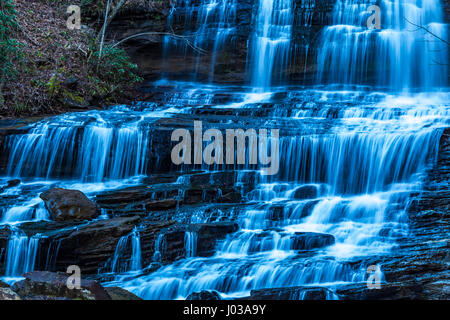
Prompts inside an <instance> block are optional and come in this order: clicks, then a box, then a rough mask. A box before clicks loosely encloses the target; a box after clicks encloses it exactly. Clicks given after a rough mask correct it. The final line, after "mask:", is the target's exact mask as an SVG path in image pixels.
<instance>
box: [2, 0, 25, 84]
mask: <svg viewBox="0 0 450 320" xmlns="http://www.w3.org/2000/svg"><path fill="white" fill-rule="evenodd" d="M18 29H19V25H18V24H17V20H16V11H15V9H14V3H13V1H12V0H2V1H1V2H0V76H1V80H2V81H4V80H5V79H8V78H11V77H13V76H14V75H15V74H16V72H15V67H14V63H15V62H16V61H17V60H18V59H19V58H20V57H21V51H20V47H21V44H20V42H18V41H17V40H15V39H14V38H13V37H14V34H15V33H16V32H17V30H18Z"/></svg>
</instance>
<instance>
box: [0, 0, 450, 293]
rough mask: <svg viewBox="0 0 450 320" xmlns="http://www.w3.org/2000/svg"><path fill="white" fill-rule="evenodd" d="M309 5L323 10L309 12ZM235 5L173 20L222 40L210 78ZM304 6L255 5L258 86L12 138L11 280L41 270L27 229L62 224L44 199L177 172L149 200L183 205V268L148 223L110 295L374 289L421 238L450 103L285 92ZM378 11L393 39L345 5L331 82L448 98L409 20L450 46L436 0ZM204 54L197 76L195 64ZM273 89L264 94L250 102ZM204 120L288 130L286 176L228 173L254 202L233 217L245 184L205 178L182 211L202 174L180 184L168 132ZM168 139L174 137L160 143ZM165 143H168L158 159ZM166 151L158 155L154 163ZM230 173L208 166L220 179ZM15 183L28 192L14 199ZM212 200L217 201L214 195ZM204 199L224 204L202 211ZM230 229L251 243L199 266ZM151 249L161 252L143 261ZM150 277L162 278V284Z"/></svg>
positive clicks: (328, 40) (124, 247) (235, 239)
mask: <svg viewBox="0 0 450 320" xmlns="http://www.w3.org/2000/svg"><path fill="white" fill-rule="evenodd" d="M301 3H302V6H304V7H308V8H313V7H314V5H313V3H311V1H302V2H301ZM236 5H237V1H226V0H223V1H220V0H217V1H212V0H205V1H195V2H190V1H178V2H177V5H176V9H175V11H176V12H178V13H176V12H175V11H174V12H173V14H172V16H171V19H176V18H177V17H179V16H181V14H184V18H185V22H186V25H187V27H186V30H190V31H189V32H191V35H193V38H194V39H195V41H194V43H195V45H197V46H200V45H203V44H205V43H206V42H211V43H213V46H210V47H211V48H212V51H213V56H214V58H213V61H212V63H211V75H212V76H211V78H212V77H213V74H214V59H215V55H216V54H217V53H218V52H219V51H220V48H221V47H223V46H225V44H226V43H227V42H228V40H230V38H231V37H233V36H234V27H233V23H234V20H235V19H236V12H235V10H236V7H235V6H236ZM294 7H295V6H294V3H293V1H292V0H291V1H288V0H258V1H255V2H254V4H253V14H254V16H253V21H254V24H253V26H252V28H253V30H252V32H251V36H250V37H249V48H248V52H247V57H248V65H249V71H250V72H249V78H251V83H252V86H251V87H250V88H244V89H242V88H237V87H227V86H213V85H210V84H209V85H199V84H197V83H194V84H192V83H181V82H170V81H161V82H157V83H156V84H155V89H154V90H155V91H156V93H157V95H159V96H162V98H161V101H159V102H158V103H155V104H144V105H137V106H116V107H112V108H110V109H108V110H104V111H88V112H82V113H70V114H65V115H61V116H57V117H54V118H51V119H44V120H42V121H40V122H38V123H35V124H32V125H30V126H29V127H27V128H25V129H24V130H23V131H21V132H19V133H17V134H13V135H10V136H8V137H7V139H6V143H5V144H4V146H3V149H2V152H4V154H5V155H7V167H6V170H5V172H4V176H2V177H1V178H0V201H1V204H2V207H1V209H0V214H1V217H0V219H1V220H0V226H4V225H6V226H7V227H8V228H9V227H14V228H16V227H17V229H14V232H12V233H11V235H10V237H9V239H8V244H7V248H6V271H5V275H6V276H8V277H17V276H20V275H21V274H23V273H24V272H27V271H30V270H33V269H34V267H35V262H36V255H37V253H38V251H39V250H38V245H39V236H32V237H28V236H26V235H25V234H24V233H23V232H21V231H20V224H21V223H23V222H28V223H30V222H31V223H38V222H39V223H45V221H46V220H50V219H51V218H50V215H49V214H48V212H47V210H46V209H45V207H44V205H43V202H42V200H40V198H38V197H37V194H40V193H42V192H43V191H45V190H47V189H49V188H52V187H64V188H68V189H78V190H81V191H83V192H85V193H86V194H87V195H88V196H89V197H91V198H94V196H96V195H97V194H99V193H102V192H108V191H111V190H117V189H126V188H130V187H143V189H147V188H146V187H147V186H148V185H147V184H148V182H149V181H152V180H153V179H154V178H155V177H154V176H151V177H150V175H152V174H154V173H161V172H164V173H167V174H168V175H170V174H174V176H175V178H174V179H173V183H172V182H170V183H167V184H163V186H161V185H158V186H156V189H158V188H163V189H162V190H159V189H158V191H154V192H153V193H152V194H151V195H150V194H146V195H148V199H146V200H148V201H149V203H148V204H149V205H153V201H157V200H159V199H157V198H158V197H159V196H160V195H161V194H167V193H170V192H171V191H173V192H172V193H170V194H171V197H172V199H171V200H176V208H175V209H174V210H173V211H174V212H175V213H174V216H171V218H173V219H175V220H177V221H178V222H179V223H181V222H182V223H183V224H185V225H184V227H185V228H183V229H181V230H182V231H181V236H180V235H179V234H178V238H177V241H178V242H179V243H181V246H182V248H181V249H180V250H179V251H180V252H183V253H184V257H185V258H181V259H177V261H175V262H173V263H169V264H165V263H166V262H167V260H168V258H167V257H168V256H169V255H170V250H171V243H170V241H171V238H170V237H167V236H166V234H165V233H164V232H160V233H158V234H153V233H152V237H149V236H148V234H145V231H146V230H145V228H146V225H145V224H141V225H138V226H136V227H135V228H134V230H133V231H132V232H131V233H129V234H127V235H125V236H123V237H121V238H118V239H117V244H116V248H115V252H114V254H112V255H111V257H110V260H109V261H108V264H107V267H106V268H105V270H107V273H108V275H110V274H111V273H113V274H114V277H113V278H114V281H111V282H107V283H104V284H105V285H114V286H121V287H124V288H126V289H129V290H131V291H132V292H134V293H136V294H138V295H139V296H141V297H143V298H146V299H177V298H186V297H187V296H188V295H189V294H191V293H193V292H199V291H202V290H216V291H218V292H219V294H220V295H221V296H222V297H224V298H233V297H246V296H248V295H249V294H250V291H251V290H256V289H263V288H279V287H293V286H306V287H324V288H327V290H328V291H327V294H326V298H328V299H336V298H337V295H335V294H334V293H333V291H334V290H335V289H336V288H338V287H339V286H342V285H346V284H349V283H357V282H363V281H365V280H366V277H367V267H368V265H367V263H366V262H367V259H369V258H371V259H372V260H371V261H374V260H376V258H377V257H380V256H383V255H385V254H388V253H389V252H390V251H391V250H393V248H395V245H396V239H398V238H401V237H407V236H408V217H407V214H406V208H407V206H408V201H409V195H410V194H411V193H412V192H419V191H420V190H421V179H422V177H423V175H424V174H425V172H426V170H427V169H428V168H429V167H430V166H431V165H432V164H433V163H435V162H436V158H437V152H438V147H439V141H440V139H441V136H442V132H443V129H444V128H446V127H448V125H449V123H450V106H449V104H448V100H449V99H448V98H449V95H448V93H445V92H441V93H436V94H435V95H433V96H431V97H430V96H429V95H427V94H424V95H423V94H420V93H417V94H410V95H408V96H397V95H394V94H387V93H383V92H371V91H369V90H370V88H367V87H357V86H354V87H353V89H352V90H349V91H332V89H331V88H330V87H326V88H324V89H323V90H317V89H313V88H310V89H305V88H301V89H299V88H297V87H287V86H286V87H284V88H277V89H274V88H272V87H271V85H272V82H274V79H276V78H277V77H280V74H281V72H282V69H283V68H284V67H286V66H287V65H288V64H289V56H290V48H291V43H292V42H293V36H292V33H293V23H294V21H295V19H294V17H293V16H294V11H293V8H294ZM397 7H398V9H395V8H397ZM381 8H382V11H383V12H385V16H383V15H382V21H384V22H382V26H383V29H382V30H367V29H364V23H365V21H366V20H367V16H368V13H364V11H365V9H366V5H363V4H358V3H353V2H349V1H340V0H339V1H338V2H337V3H336V6H335V9H334V12H333V23H334V25H333V26H329V27H326V28H325V30H324V31H323V34H322V36H323V37H322V46H321V47H320V48H319V55H318V59H319V64H318V65H319V78H320V82H321V83H322V84H327V83H341V84H342V83H343V84H359V83H365V82H370V83H373V84H376V85H380V86H385V87H388V89H389V91H391V90H402V89H405V88H412V87H421V88H423V89H424V90H425V89H426V90H428V89H430V90H431V89H435V88H438V87H443V86H445V85H446V81H445V80H444V79H443V77H445V72H443V73H442V74H440V73H439V72H438V71H437V69H435V68H434V66H433V67H430V69H426V67H425V66H426V62H424V61H426V60H427V59H428V60H434V59H440V58H439V57H441V58H442V57H443V56H440V55H441V54H442V53H443V52H446V50H441V51H436V50H434V49H438V48H440V44H439V43H438V42H433V43H421V42H420V40H418V39H415V38H412V37H413V36H410V34H409V33H408V32H409V31H407V29H408V24H407V23H405V22H404V21H403V20H402V17H403V16H408V19H410V20H411V21H413V22H421V23H422V24H423V25H426V26H428V27H429V29H430V30H433V32H436V34H439V35H440V36H442V37H445V33H444V27H443V26H442V25H441V24H439V23H440V22H442V16H441V13H440V11H441V8H440V6H439V5H438V4H437V2H436V1H432V0H426V1H422V2H420V3H417V4H413V3H412V2H406V3H404V2H399V1H394V2H386V1H382V2H381ZM394 9H395V10H394ZM310 13H311V12H310V11H308V12H307V13H305V15H304V16H303V17H301V19H299V20H300V21H301V22H300V23H301V24H302V25H304V24H306V25H308V24H310V23H311V21H312V20H313V15H312V14H310ZM410 14H411V16H409V15H410ZM383 17H384V18H383ZM170 23H171V22H170V21H169V24H170ZM189 32H187V33H186V35H189ZM411 34H412V33H411ZM427 37H428V36H427ZM167 41H168V40H167ZM177 43H178V44H181V43H182V41H177ZM185 44H186V43H184V44H183V46H184V45H185ZM311 47H313V45H312V44H311ZM166 50H169V51H170V50H171V49H170V46H167V47H166ZM313 52H314V50H312V49H311V50H310V47H309V46H308V47H306V49H305V53H306V56H307V57H308V58H307V60H306V61H305V62H304V65H303V64H302V65H301V66H300V67H301V69H302V70H305V71H306V69H307V67H308V66H307V64H309V62H308V61H313V60H314V57H313V56H312V53H313ZM436 52H438V53H436ZM184 54H185V55H186V56H190V55H191V53H190V52H189V51H185V52H184ZM375 56H376V57H377V59H374V57H375ZM193 57H194V60H196V63H197V66H196V68H198V66H199V65H198V63H199V62H198V61H199V60H198V56H197V54H193ZM444 59H446V58H445V57H444ZM250 66H251V67H250ZM444 68H445V67H444ZM425 70H426V72H425ZM440 70H441V72H442V70H446V69H440ZM372 79H373V81H372ZM161 87H162V88H163V89H160V88H161ZM355 87H356V88H357V90H354V88H355ZM261 89H263V90H264V91H265V92H264V93H263V94H260V93H258V92H253V90H256V91H259V90H261ZM157 90H163V91H164V92H162V93H161V92H160V91H157ZM171 90H172V91H171ZM249 92H252V93H251V94H249ZM230 115H232V116H230ZM202 117H204V118H202ZM198 118H201V119H205V127H206V122H208V123H207V124H208V125H210V126H211V127H214V125H217V126H219V127H221V128H222V127H223V128H229V127H228V126H229V125H234V124H235V125H236V126H239V127H240V128H248V127H251V126H254V127H255V128H256V127H264V128H266V127H268V128H271V129H274V128H278V129H280V130H281V135H280V170H279V172H278V173H277V174H276V175H274V176H261V175H260V174H259V173H260V171H259V170H257V168H254V167H251V168H250V167H245V166H241V167H239V166H234V167H228V169H229V170H234V171H237V173H236V175H235V177H236V179H235V181H234V187H235V188H236V189H237V190H239V192H240V195H241V196H242V198H243V200H242V203H240V204H239V205H235V204H232V205H233V209H232V210H227V209H229V208H226V206H225V205H224V204H223V203H217V202H218V201H219V200H221V199H228V200H229V198H226V197H227V196H228V195H227V194H226V191H222V190H226V187H229V185H228V184H231V185H232V184H233V182H229V183H228V184H227V183H224V182H223V181H219V182H220V183H218V181H215V180H214V179H212V178H211V179H209V181H202V183H201V188H200V190H199V193H198V194H195V197H197V198H198V199H199V200H198V202H199V203H200V204H201V206H200V205H199V204H198V203H195V204H193V205H192V207H191V206H186V205H185V203H183V200H185V199H186V197H187V194H189V191H190V189H189V188H190V187H191V186H192V185H193V184H194V182H195V180H196V178H197V179H198V177H194V176H195V174H194V173H192V172H191V171H190V169H193V168H186V167H183V168H182V170H183V172H182V173H180V172H175V173H174V170H173V167H171V166H170V165H169V164H168V162H170V160H169V158H168V157H167V155H164V152H165V151H166V150H165V149H167V144H164V143H165V142H167V143H169V140H170V134H168V132H170V130H172V129H174V128H179V126H180V124H183V125H184V124H186V123H191V122H193V120H194V119H198ZM168 128H170V130H169V129H168ZM153 129H155V131H152V130H153ZM158 130H159V131H158ZM161 132H163V133H164V135H162V134H161ZM166 135H167V136H166ZM161 136H163V140H161V139H160V140H157V139H158V138H161ZM158 143H160V144H161V143H162V144H163V145H162V147H161V148H159V149H158V148H157V147H158ZM49 146H51V147H49ZM158 151H159V152H160V153H161V154H156V155H155V154H153V153H154V152H158ZM165 156H166V157H165ZM160 157H161V159H160ZM164 157H165V158H164ZM222 168H223V167H221V166H208V165H202V166H201V168H197V167H196V168H195V169H198V170H200V169H201V170H203V171H206V170H210V173H214V172H213V171H214V170H220V169H222ZM195 173H198V172H195ZM211 177H212V176H211ZM11 178H19V179H21V182H20V184H19V185H18V186H16V187H8V188H6V187H5V186H6V185H7V183H6V181H8V180H9V179H11ZM156 178H158V177H156ZM159 178H161V177H159ZM249 181H252V182H251V183H250V182H249ZM216 184H220V185H216ZM4 185H5V186H4ZM168 185H170V187H168ZM211 186H212V187H211ZM151 187H152V188H155V185H152V186H151ZM164 188H166V189H164ZM167 188H169V189H170V188H173V190H172V189H170V190H169V191H168V190H167ZM195 191H198V190H195ZM211 191H214V192H216V193H215V194H214V197H213V198H211V197H210V192H211ZM162 198H164V197H163V196H162ZM211 199H212V200H211ZM127 200H128V199H127ZM131 200H134V199H131ZM206 201H210V202H211V203H209V204H208V205H207V206H203V205H204V202H206ZM237 202H239V201H238V200H237ZM128 206H131V205H130V204H128V203H127V204H126V207H128ZM144 207H145V205H144ZM144 209H145V211H144ZM144 209H142V211H144V212H145V214H147V217H145V216H144V214H142V213H141V216H140V219H139V220H140V221H144V220H145V219H146V218H153V219H157V218H158V217H159V219H160V220H161V221H164V222H167V220H169V217H168V216H167V217H166V215H165V214H166V213H164V214H161V215H159V216H158V214H159V212H158V210H155V211H153V209H146V208H144ZM213 209H216V210H213ZM115 210H116V208H114V209H111V210H108V212H106V211H104V210H102V215H101V217H100V218H98V219H101V220H102V221H101V222H102V223H103V222H104V221H103V220H107V219H111V218H113V217H115V216H116V215H120V214H121V213H120V212H121V211H120V210H119V209H117V212H116V211H115ZM169 211H170V210H169ZM131 212H133V211H131ZM131 214H133V213H130V212H126V215H131ZM167 215H169V213H167ZM43 221H44V222H43ZM161 221H159V222H161ZM180 221H181V222H180ZM224 221H225V222H233V223H236V224H237V226H238V230H237V231H235V232H232V233H230V234H228V235H227V236H226V237H224V238H221V239H220V240H217V242H215V247H214V249H213V250H212V252H209V254H210V256H208V257H203V256H201V254H200V253H201V249H202V244H203V243H202V241H204V238H202V237H201V236H202V235H201V231H198V230H201V229H192V228H190V227H191V225H193V224H196V225H198V224H213V225H214V224H217V223H218V222H224ZM196 227H198V226H196ZM141 228H142V229H141ZM130 230H131V229H128V231H127V232H130ZM191 230H197V231H198V232H197V231H195V232H194V231H191ZM233 230H235V229H233ZM182 232H184V238H183V233H182ZM121 235H122V234H121ZM180 237H181V239H180ZM149 238H151V241H152V243H151V244H150V245H149V244H148V242H149V241H150V240H148V239H149ZM145 241H147V242H145ZM141 243H142V246H141ZM60 245H61V242H55V243H54V244H53V246H54V247H49V248H48V252H47V256H46V257H45V258H46V259H43V261H47V262H46V263H45V265H46V266H45V268H47V269H50V268H51V266H53V265H55V261H54V260H56V259H57V254H55V252H56V253H57V252H58V250H59V248H60ZM183 246H184V247H183ZM149 248H152V249H151V250H153V251H152V254H151V255H149V256H146V254H148V250H150V249H149ZM146 250H147V251H146ZM1 252H2V251H0V257H1ZM183 253H181V254H183ZM177 254H178V252H177ZM177 258H180V257H178V256H177ZM146 264H153V265H154V266H158V267H159V266H160V265H162V267H161V268H160V269H158V270H157V271H154V269H152V268H148V266H147V265H146ZM381 267H382V266H381ZM150 269H151V270H150ZM144 270H145V272H144ZM147 271H149V272H147ZM150 271H151V272H150ZM381 272H382V268H381V271H379V273H381ZM130 273H131V276H130ZM122 274H123V275H122ZM380 278H381V279H382V275H381V274H380ZM108 279H111V278H108ZM308 290H313V289H310V288H307V289H306V290H305V291H303V292H301V293H300V294H295V295H293V296H291V298H292V299H303V298H307V296H308V292H309V291H308Z"/></svg>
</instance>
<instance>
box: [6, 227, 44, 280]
mask: <svg viewBox="0 0 450 320" xmlns="http://www.w3.org/2000/svg"><path fill="white" fill-rule="evenodd" d="M38 246H39V237H38V236H34V237H31V238H29V237H27V236H26V235H24V234H23V233H22V232H21V231H20V230H16V231H14V232H13V234H12V236H11V238H10V240H9V241H8V247H7V249H6V270H5V276H6V277H18V276H21V275H22V274H24V273H26V272H29V271H33V270H34V265H35V262H36V255H37V251H38Z"/></svg>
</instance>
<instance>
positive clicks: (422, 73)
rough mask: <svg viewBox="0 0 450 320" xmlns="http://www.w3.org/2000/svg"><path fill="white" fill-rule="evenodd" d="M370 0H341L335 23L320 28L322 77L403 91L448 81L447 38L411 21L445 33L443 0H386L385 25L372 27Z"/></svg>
mask: <svg viewBox="0 0 450 320" xmlns="http://www.w3.org/2000/svg"><path fill="white" fill-rule="evenodd" d="M377 3H378V2H377ZM369 6H370V3H369V4H367V3H361V2H360V1H355V0H337V2H336V5H335V7H334V10H333V21H332V25H331V26H329V27H326V28H325V29H324V31H323V33H322V40H321V41H322V42H321V47H320V50H319V54H318V60H317V64H318V82H319V83H343V84H371V85H379V86H383V87H388V88H389V89H394V90H400V91H401V90H408V89H410V88H422V89H423V90H431V89H436V88H439V87H445V86H446V85H447V66H445V64H446V63H445V61H447V60H448V54H447V51H448V48H447V44H445V43H444V42H441V41H439V40H438V39H436V38H435V37H433V36H432V35H431V34H430V33H427V32H425V31H424V30H420V29H418V28H417V27H415V26H414V25H412V24H410V23H409V22H412V23H414V24H417V25H421V26H423V27H425V28H426V29H428V30H429V31H430V32H432V33H433V34H435V35H437V36H438V37H440V38H442V39H447V33H446V25H445V24H444V22H443V21H444V20H443V15H442V12H443V10H442V6H441V4H440V1H439V0H423V1H417V0H406V1H403V0H402V1H401V0H393V1H388V0H382V1H380V2H379V8H380V19H381V29H368V27H367V21H368V19H369V16H371V15H372V12H367V9H368V8H369ZM408 21H409V22H408ZM443 61H444V63H443Z"/></svg>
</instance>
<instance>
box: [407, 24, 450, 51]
mask: <svg viewBox="0 0 450 320" xmlns="http://www.w3.org/2000/svg"><path fill="white" fill-rule="evenodd" d="M404 19H405V20H406V21H407V22H408V23H410V24H412V25H413V26H415V27H417V28H419V29H422V30H424V31H426V32H428V33H429V34H431V35H432V36H433V37H435V38H436V39H439V40H441V41H442V42H444V43H446V44H447V45H448V46H450V42H448V41H447V40H445V39H442V38H441V37H439V36H438V35H436V34H435V33H433V32H431V31H430V30H428V29H427V28H425V27H424V26H421V25H418V24H415V23H413V22H411V21H409V20H408V19H406V18H404Z"/></svg>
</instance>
